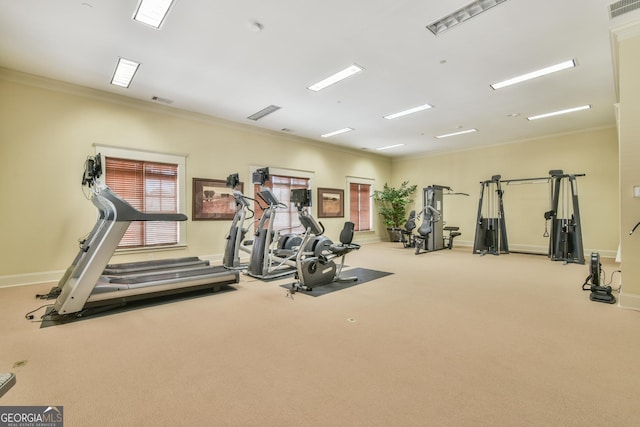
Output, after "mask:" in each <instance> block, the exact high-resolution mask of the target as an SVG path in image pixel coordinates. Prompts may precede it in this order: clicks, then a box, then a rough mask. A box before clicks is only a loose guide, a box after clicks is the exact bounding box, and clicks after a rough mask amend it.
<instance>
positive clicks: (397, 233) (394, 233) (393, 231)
mask: <svg viewBox="0 0 640 427" xmlns="http://www.w3.org/2000/svg"><path fill="white" fill-rule="evenodd" d="M387 233H389V241H390V242H401V241H402V229H401V228H387Z"/></svg>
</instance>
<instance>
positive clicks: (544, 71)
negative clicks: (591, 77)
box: [491, 59, 576, 89]
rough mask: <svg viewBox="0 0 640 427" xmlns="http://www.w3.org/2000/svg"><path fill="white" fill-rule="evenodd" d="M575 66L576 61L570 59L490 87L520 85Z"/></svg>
mask: <svg viewBox="0 0 640 427" xmlns="http://www.w3.org/2000/svg"><path fill="white" fill-rule="evenodd" d="M575 66H576V60H575V59H571V60H569V61H564V62H561V63H559V64H555V65H551V66H549V67H545V68H542V69H540V70H536V71H532V72H530V73H527V74H523V75H521V76H518V77H514V78H512V79H508V80H504V81H502V82H499V83H494V84H492V85H491V87H492V88H493V89H502V88H503V87H507V86H511V85H514V84H517V83H522V82H525V81H527V80H531V79H535V78H537V77H542V76H546V75H547V74H551V73H556V72H558V71H562V70H566V69H567V68H574V67H575Z"/></svg>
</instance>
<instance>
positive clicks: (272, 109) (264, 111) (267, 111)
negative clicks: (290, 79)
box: [247, 105, 281, 121]
mask: <svg viewBox="0 0 640 427" xmlns="http://www.w3.org/2000/svg"><path fill="white" fill-rule="evenodd" d="M280 108H281V107H278V106H277V105H269V106H268V107H265V108H263V109H262V110H260V111H258V112H257V113H253V114H252V115H250V116H249V117H247V119H249V120H254V121H256V120H260V119H261V118H263V117H264V116H266V115H269V114H271V113H274V112H276V111H278V110H279V109H280Z"/></svg>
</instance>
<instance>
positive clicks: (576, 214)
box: [544, 170, 584, 264]
mask: <svg viewBox="0 0 640 427" xmlns="http://www.w3.org/2000/svg"><path fill="white" fill-rule="evenodd" d="M549 175H550V176H551V210H549V211H547V212H545V214H544V217H545V219H546V220H548V221H551V235H550V239H549V258H550V259H551V260H552V261H564V262H567V263H569V262H571V263H576V264H584V249H583V245H582V225H581V221H580V206H579V204H578V183H577V181H576V176H584V174H583V175H573V174H565V173H563V171H562V170H551V171H549Z"/></svg>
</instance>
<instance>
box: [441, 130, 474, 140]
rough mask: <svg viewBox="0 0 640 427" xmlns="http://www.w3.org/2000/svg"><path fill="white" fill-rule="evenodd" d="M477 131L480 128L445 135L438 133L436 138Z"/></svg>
mask: <svg viewBox="0 0 640 427" xmlns="http://www.w3.org/2000/svg"><path fill="white" fill-rule="evenodd" d="M477 131H478V129H467V130H461V131H460V132H453V133H447V134H444V135H436V138H438V139H441V138H449V137H450V136H456V135H464V134H465V133H472V132H477Z"/></svg>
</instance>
